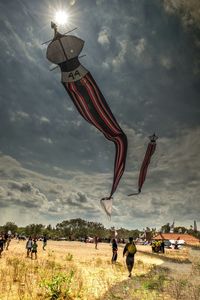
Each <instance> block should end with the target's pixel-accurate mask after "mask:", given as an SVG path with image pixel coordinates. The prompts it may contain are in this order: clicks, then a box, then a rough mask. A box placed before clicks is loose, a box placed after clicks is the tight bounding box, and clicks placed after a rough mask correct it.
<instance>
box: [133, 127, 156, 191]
mask: <svg viewBox="0 0 200 300" xmlns="http://www.w3.org/2000/svg"><path fill="white" fill-rule="evenodd" d="M149 139H150V142H149V144H148V146H147V150H146V153H145V157H144V160H143V162H142V166H141V168H140V175H139V179H138V192H136V193H132V194H129V195H128V196H133V195H138V194H140V193H141V190H142V186H143V184H144V182H145V179H146V175H147V170H148V166H149V164H150V161H151V157H152V155H153V154H154V152H155V150H156V140H157V139H158V137H157V136H156V135H155V133H154V134H153V135H151V136H150V137H149Z"/></svg>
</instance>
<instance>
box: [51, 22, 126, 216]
mask: <svg viewBox="0 0 200 300" xmlns="http://www.w3.org/2000/svg"><path fill="white" fill-rule="evenodd" d="M54 25H55V24H53V26H54ZM55 26H56V25H55ZM55 26H54V27H53V28H54V30H55V36H54V39H53V40H52V42H51V43H50V44H49V45H48V48H47V59H48V60H50V61H51V62H52V63H54V64H57V65H59V67H60V69H61V81H62V83H63V85H64V87H65V89H66V91H67V92H68V94H69V96H70V98H71V99H72V101H73V103H74V105H75V106H76V108H77V110H78V112H79V113H80V114H81V115H82V117H83V118H84V119H85V120H86V121H87V122H89V123H90V124H92V125H93V126H95V127H96V128H97V129H98V130H100V131H101V132H102V133H103V134H104V136H105V137H106V138H107V139H108V140H110V141H112V142H113V143H114V144H115V149H116V154H115V163H114V176H113V183H112V188H111V192H110V195H109V196H108V197H104V198H102V199H101V204H102V206H103V207H104V209H105V211H106V213H107V214H108V215H110V214H111V207H112V205H111V204H112V200H111V199H112V196H113V194H114V192H115V191H116V189H117V186H118V184H119V181H120V178H121V177H122V175H123V173H124V169H125V163H126V155H127V144H128V142H127V137H126V135H125V134H124V132H123V131H122V129H121V128H120V126H119V124H118V122H117V121H116V119H115V117H114V116H113V114H112V112H111V110H110V108H109V106H108V104H107V102H106V100H105V98H104V96H103V95H102V93H101V91H100V89H99V88H98V86H97V83H96V82H95V80H94V78H93V77H92V75H91V74H90V72H89V71H88V70H87V69H86V68H85V67H84V66H82V65H81V64H80V62H79V59H78V55H79V54H80V52H81V50H82V48H83V45H84V41H83V40H81V39H79V38H77V37H75V36H72V35H61V34H60V33H58V32H57V28H56V27H55ZM108 200H109V201H108Z"/></svg>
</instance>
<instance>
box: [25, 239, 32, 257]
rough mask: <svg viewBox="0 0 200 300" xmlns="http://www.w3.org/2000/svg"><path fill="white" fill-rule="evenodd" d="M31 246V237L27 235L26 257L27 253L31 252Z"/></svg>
mask: <svg viewBox="0 0 200 300" xmlns="http://www.w3.org/2000/svg"><path fill="white" fill-rule="evenodd" d="M32 246H33V241H32V237H31V236H29V238H28V241H27V242H26V250H27V252H26V257H29V254H30V253H31V250H32Z"/></svg>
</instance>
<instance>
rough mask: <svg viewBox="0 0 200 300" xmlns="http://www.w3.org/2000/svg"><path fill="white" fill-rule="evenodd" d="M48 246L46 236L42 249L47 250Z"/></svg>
mask: <svg viewBox="0 0 200 300" xmlns="http://www.w3.org/2000/svg"><path fill="white" fill-rule="evenodd" d="M46 245H47V237H46V235H45V236H44V237H43V247H42V249H43V250H46V249H45V247H46Z"/></svg>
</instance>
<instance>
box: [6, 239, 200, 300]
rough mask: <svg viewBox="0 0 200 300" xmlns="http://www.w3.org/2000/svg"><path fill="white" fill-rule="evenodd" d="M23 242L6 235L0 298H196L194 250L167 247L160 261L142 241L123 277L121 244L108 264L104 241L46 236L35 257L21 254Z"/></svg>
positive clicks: (199, 282) (198, 266)
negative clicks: (58, 239) (114, 261)
mask: <svg viewBox="0 0 200 300" xmlns="http://www.w3.org/2000/svg"><path fill="white" fill-rule="evenodd" d="M25 244H26V242H25V241H20V242H17V241H15V240H12V241H11V244H10V248H9V250H8V251H4V252H3V254H2V258H1V259H0V300H44V299H49V300H55V299H68V300H72V299H79V300H110V299H113V300H114V299H115V300H116V299H118V300H120V299H126V300H129V299H130V300H133V299H134V300H147V299H148V300H159V299H166V300H167V299H170V300H173V299H182V300H183V299H187V300H188V299H190V300H198V299H200V257H199V251H193V252H191V251H190V250H188V249H183V250H179V252H177V251H174V252H173V251H171V252H169V251H168V252H167V253H166V254H165V257H166V258H167V260H166V259H165V257H162V256H159V255H151V253H150V248H149V247H148V246H138V252H137V254H136V262H135V268H134V276H133V277H132V278H131V279H129V278H128V277H127V276H128V273H127V270H126V266H125V261H124V259H123V257H122V252H123V246H122V245H120V246H119V251H118V252H119V253H118V261H117V264H116V265H112V264H111V256H112V250H111V245H109V244H103V243H100V244H99V245H98V250H95V248H94V244H85V243H80V242H55V241H48V245H47V248H46V251H43V250H42V242H38V245H39V247H38V248H39V249H38V258H37V260H31V259H30V258H26V249H25ZM140 251H142V252H140ZM170 257H171V258H172V261H170ZM174 278H175V279H174Z"/></svg>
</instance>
